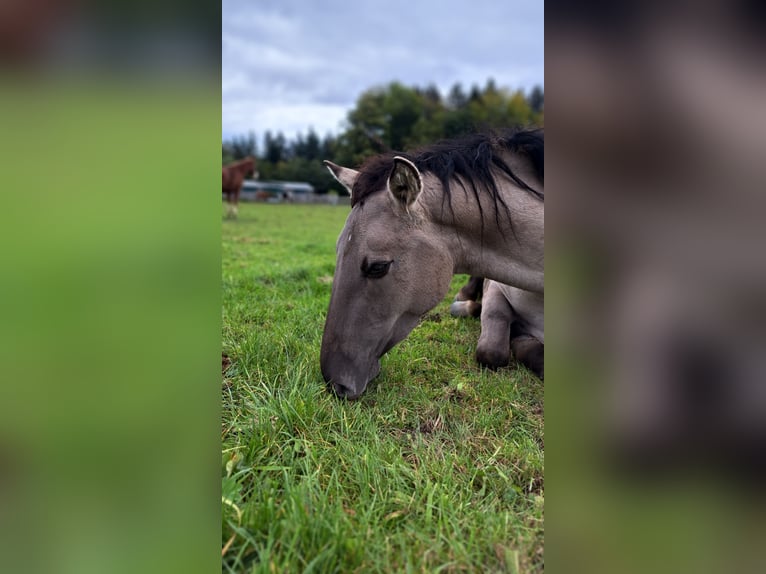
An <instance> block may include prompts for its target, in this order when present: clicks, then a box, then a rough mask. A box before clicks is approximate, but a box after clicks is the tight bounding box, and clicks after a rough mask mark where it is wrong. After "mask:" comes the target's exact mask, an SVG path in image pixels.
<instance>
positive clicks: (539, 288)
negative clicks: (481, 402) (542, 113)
mask: <svg viewBox="0 0 766 574" xmlns="http://www.w3.org/2000/svg"><path fill="white" fill-rule="evenodd" d="M543 156H544V139H543V132H542V130H531V131H519V132H515V133H511V132H508V133H504V134H501V135H492V134H476V135H471V136H467V137H465V138H461V139H458V140H453V141H447V142H442V143H438V144H435V145H432V146H429V147H426V148H423V149H421V150H419V151H417V152H415V153H412V154H405V153H400V154H398V155H395V154H394V153H387V154H383V155H380V156H377V157H374V158H371V159H370V160H368V161H367V162H366V163H365V164H364V165H362V167H361V168H360V169H359V171H356V170H353V169H349V168H346V167H341V166H338V165H335V164H333V163H331V162H325V164H326V165H327V166H328V168H329V169H330V171H331V173H332V174H333V175H334V176H335V178H336V179H337V180H338V181H339V182H340V183H341V184H342V185H344V186H345V187H346V189H348V190H349V192H350V193H351V206H352V209H351V213H350V214H349V216H348V219H347V220H346V225H345V227H344V228H343V230H342V231H341V233H340V237H339V238H338V242H337V245H336V252H337V264H336V268H335V278H334V280H333V286H332V294H331V296H330V305H329V309H328V312H327V319H326V321H325V328H324V334H323V336H322V348H321V354H320V365H321V369H322V375H323V377H324V379H325V381H327V382H328V383H329V385H330V388H331V389H332V390H333V391H334V392H335V393H336V394H337V395H339V396H341V397H346V398H349V399H355V398H358V397H359V396H360V395H361V394H362V393H363V392H364V390H365V389H366V388H367V385H368V384H369V382H370V381H371V380H372V379H374V378H375V377H376V376H377V374H378V373H379V371H380V357H382V356H383V354H385V353H386V352H387V351H388V350H389V349H391V348H392V347H393V346H394V345H396V344H397V343H398V342H399V341H401V340H402V339H404V338H405V337H406V336H407V335H408V334H409V333H410V331H411V330H412V329H413V328H414V327H415V326H416V325H417V323H418V321H419V319H420V317H421V316H422V315H423V314H424V313H426V312H427V311H429V310H430V309H432V308H433V307H435V306H436V305H437V304H438V303H439V302H440V301H441V300H442V299H443V298H444V296H445V295H446V293H447V291H448V290H449V286H450V283H451V279H452V276H453V274H455V273H468V274H471V275H472V276H474V277H476V278H477V279H476V281H480V279H479V278H480V277H486V278H489V280H488V281H486V283H485V285H484V289H483V290H484V293H483V302H482V307H481V337H480V338H479V342H478V345H477V349H476V358H477V360H478V361H479V363H480V364H482V365H485V366H487V367H490V368H497V367H501V366H504V365H507V364H508V363H509V361H510V354H511V351H513V354H514V356H515V358H516V360H517V361H518V362H520V363H522V364H525V365H526V366H527V367H529V368H530V369H531V370H532V371H533V372H534V373H536V374H537V375H538V376H540V377H542V376H543V345H544V333H543V277H544V268H543V252H544V235H545V234H544V191H543Z"/></svg>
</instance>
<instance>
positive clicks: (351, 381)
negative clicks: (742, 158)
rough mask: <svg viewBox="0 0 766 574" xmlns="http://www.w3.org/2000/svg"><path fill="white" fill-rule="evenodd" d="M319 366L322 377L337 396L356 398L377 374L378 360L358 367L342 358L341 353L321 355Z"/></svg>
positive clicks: (349, 398)
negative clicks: (364, 366)
mask: <svg viewBox="0 0 766 574" xmlns="http://www.w3.org/2000/svg"><path fill="white" fill-rule="evenodd" d="M321 367H322V377H324V380H325V382H326V383H327V386H328V388H329V389H330V390H331V391H332V392H333V393H334V394H335V395H336V396H337V397H339V398H342V399H347V400H356V399H358V398H359V397H360V396H362V394H363V393H364V391H365V390H366V389H367V385H368V384H370V382H371V381H372V380H373V379H374V378H375V377H377V376H378V373H379V372H380V361H379V360H378V359H375V360H374V361H373V362H372V364H371V365H369V366H368V367H366V368H359V367H358V366H356V365H354V364H353V362H351V361H347V360H344V357H343V356H342V355H327V356H325V355H323V356H322V357H321Z"/></svg>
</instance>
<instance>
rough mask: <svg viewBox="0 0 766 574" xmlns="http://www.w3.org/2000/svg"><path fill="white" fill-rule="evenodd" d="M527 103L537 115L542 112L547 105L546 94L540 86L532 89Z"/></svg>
mask: <svg viewBox="0 0 766 574" xmlns="http://www.w3.org/2000/svg"><path fill="white" fill-rule="evenodd" d="M527 101H528V102H529V107H530V108H532V111H533V112H534V113H535V114H539V113H540V112H542V111H543V106H544V104H545V94H544V92H543V89H542V88H541V87H540V86H535V87H534V88H532V91H531V92H530V93H529V97H528V98H527Z"/></svg>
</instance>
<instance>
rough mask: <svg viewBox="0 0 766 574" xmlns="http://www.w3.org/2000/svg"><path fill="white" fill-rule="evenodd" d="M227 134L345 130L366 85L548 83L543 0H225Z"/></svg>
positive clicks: (288, 134) (516, 86)
mask: <svg viewBox="0 0 766 574" xmlns="http://www.w3.org/2000/svg"><path fill="white" fill-rule="evenodd" d="M222 6H223V21H222V54H223V55H222V58H223V68H222V70H223V76H222V99H223V112H222V123H223V137H224V139H226V138H228V137H231V136H234V135H245V134H247V133H248V132H250V131H253V132H255V133H256V135H257V136H258V137H259V138H261V137H262V136H263V133H264V132H265V131H266V130H271V131H272V132H273V133H276V132H279V131H281V132H282V133H284V134H285V136H286V137H287V138H288V139H292V138H293V137H295V135H296V134H297V133H303V134H305V133H306V132H307V131H308V129H309V128H313V129H314V130H315V131H316V132H317V133H318V134H319V135H320V136H324V135H325V134H327V133H332V134H337V133H338V132H339V131H341V130H342V129H343V125H344V120H345V118H346V115H347V113H348V111H349V110H351V109H352V108H353V107H354V104H355V102H356V100H357V99H358V98H359V96H360V95H361V94H362V92H364V91H365V90H367V89H370V88H372V87H375V86H384V85H386V84H388V83H390V82H392V81H399V82H401V83H403V84H404V85H406V86H418V87H422V88H425V87H426V86H427V85H429V84H435V85H436V86H437V87H438V88H439V90H440V91H441V93H442V95H443V96H444V95H446V94H447V92H448V90H449V89H450V88H451V87H452V86H453V85H454V84H455V83H456V82H460V83H461V84H462V85H463V88H464V90H465V91H468V90H469V89H470V87H471V86H472V85H473V84H476V85H478V86H480V87H483V86H484V85H485V84H486V82H487V80H488V79H489V78H490V77H491V78H494V80H495V83H496V85H497V86H498V87H501V88H509V89H512V90H515V89H519V88H521V89H523V90H525V91H529V90H530V89H531V88H532V87H533V86H535V85H540V86H543V80H544V77H543V59H544V58H543V1H542V0H526V1H524V0H460V1H455V0H386V1H376V0H313V1H312V0H223V3H222Z"/></svg>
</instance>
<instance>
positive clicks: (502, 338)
mask: <svg viewBox="0 0 766 574" xmlns="http://www.w3.org/2000/svg"><path fill="white" fill-rule="evenodd" d="M453 305H454V303H453ZM512 322H513V308H512V307H511V304H510V303H509V302H508V299H506V298H505V295H504V294H503V293H502V291H501V290H500V287H499V284H498V283H496V282H495V281H487V284H486V285H485V287H484V301H483V304H482V307H481V335H480V336H479V342H478V344H477V345H476V360H477V361H478V363H479V364H480V365H482V366H483V367H487V368H490V369H498V368H500V367H505V366H506V365H508V363H509V362H510V360H511V349H510V346H509V344H508V340H509V338H510V336H511V323H512Z"/></svg>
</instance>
